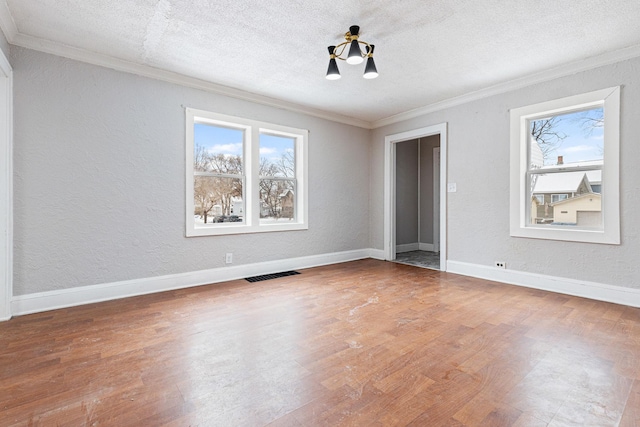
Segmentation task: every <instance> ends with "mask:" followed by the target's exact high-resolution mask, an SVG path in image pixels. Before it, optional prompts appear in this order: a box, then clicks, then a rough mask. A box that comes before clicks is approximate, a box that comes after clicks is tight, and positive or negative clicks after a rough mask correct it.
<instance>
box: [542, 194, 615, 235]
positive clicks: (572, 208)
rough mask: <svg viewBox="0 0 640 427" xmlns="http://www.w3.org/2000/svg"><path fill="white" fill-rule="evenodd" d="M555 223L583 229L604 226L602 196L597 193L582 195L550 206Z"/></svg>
mask: <svg viewBox="0 0 640 427" xmlns="http://www.w3.org/2000/svg"><path fill="white" fill-rule="evenodd" d="M550 206H551V207H552V208H553V223H555V224H575V225H579V226H582V227H599V226H602V196H601V195H600V194H597V193H587V194H582V195H580V196H577V197H572V198H570V199H565V200H561V201H559V202H556V203H552V204H551V205H550Z"/></svg>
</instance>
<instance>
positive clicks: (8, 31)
mask: <svg viewBox="0 0 640 427" xmlns="http://www.w3.org/2000/svg"><path fill="white" fill-rule="evenodd" d="M0 28H2V30H3V32H4V34H5V37H6V39H7V41H8V42H9V43H10V44H13V45H16V46H21V47H25V48H28V49H33V50H37V51H40V52H45V53H50V54H52V55H57V56H62V57H65V58H69V59H74V60H77V61H82V62H86V63H89V64H93V65H99V66H102V67H107V68H111V69H114V70H118V71H123V72H127V73H132V74H136V75H139V76H144V77H150V78H153V79H157V80H162V81H166V82H170V83H175V84H179V85H181V86H186V87H191V88H196V89H201V90H205V91H208V92H212V93H217V94H220V95H226V96H231V97H233V98H237V99H243V100H247V101H250V102H255V103H257V104H262V105H269V106H272V107H276V108H282V109H284V110H287V111H294V112H297V113H303V114H308V115H310V116H314V117H319V118H322V119H326V120H331V121H334V122H338V123H344V124H348V125H352V126H357V127H360V128H364V129H377V128H380V127H383V126H387V125H390V124H394V123H399V122H402V121H405V120H409V119H412V118H415V117H420V116H424V115H425V114H429V113H433V112H435V111H441V110H444V109H446V108H451V107H454V106H457V105H462V104H466V103H468V102H471V101H476V100H479V99H483V98H488V97H490V96H494V95H498V94H501V93H506V92H510V91H513V90H517V89H521V88H524V87H527V86H531V85H534V84H537V83H542V82H546V81H550V80H553V79H557V78H560V77H565V76H569V75H572V74H576V73H579V72H582V71H586V70H590V69H593V68H597V67H601V66H604V65H609V64H614V63H616V62H620V61H625V60H628V59H631V58H635V57H638V56H640V44H637V45H634V46H629V47H626V48H623V49H618V50H615V51H612V52H606V53H604V54H602V55H597V56H594V57H591V58H587V59H581V60H577V61H574V62H570V63H568V64H564V65H560V66H558V67H555V68H552V69H550V70H544V71H541V72H539V73H535V74H530V75H526V76H523V77H520V78H517V79H514V80H510V81H507V82H503V83H498V84H496V85H493V86H490V87H486V88H483V89H480V90H477V91H474V92H470V93H466V94H463V95H460V96H456V97H453V98H448V99H444V100H441V101H437V102H434V103H431V104H428V105H425V106H422V107H419V108H415V109H413V110H409V111H405V112H402V113H398V114H395V115H393V116H389V117H386V118H383V119H379V120H374V121H367V120H362V119H357V118H354V117H348V116H345V115H343V114H335V113H332V112H328V111H322V110H319V109H315V108H310V107H307V106H303V105H299V104H295V103H292V102H288V101H283V100H280V99H275V98H270V97H267V96H264V95H257V94H254V93H250V92H245V91H243V90H239V89H235V88H231V87H228V86H223V85H220V84H216V83H212V82H207V81H203V80H199V79H196V78H193V77H188V76H185V75H182V74H178V73H173V72H170V71H166V70H160V69H158V68H153V67H150V66H148V65H141V64H135V63H133V62H129V61H125V60H122V59H118V58H114V57H111V56H107V55H102V54H98V53H95V52H90V51H87V50H84V49H78V48H74V47H71V46H67V45H64V44H61V43H56V42H53V41H50V40H44V39H40V38H37V37H33V36H28V35H25V34H21V33H19V32H18V30H17V27H16V25H15V22H14V20H13V16H12V15H11V12H10V11H9V9H8V6H7V4H6V1H0Z"/></svg>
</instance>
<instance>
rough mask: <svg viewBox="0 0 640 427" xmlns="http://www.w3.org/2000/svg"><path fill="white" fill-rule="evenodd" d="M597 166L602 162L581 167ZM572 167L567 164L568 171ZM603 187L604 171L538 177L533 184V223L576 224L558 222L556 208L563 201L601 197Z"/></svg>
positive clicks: (563, 173) (582, 163) (551, 174)
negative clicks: (588, 196)
mask: <svg viewBox="0 0 640 427" xmlns="http://www.w3.org/2000/svg"><path fill="white" fill-rule="evenodd" d="M559 160H561V159H559ZM560 164H561V163H560ZM597 164H600V165H602V160H596V161H591V162H581V163H580V165H581V166H585V165H597ZM571 165H572V164H571V163H568V164H566V166H567V169H570V168H571ZM542 168H544V167H542ZM601 187H602V170H590V171H575V172H571V171H570V170H569V171H568V172H561V173H550V174H545V175H538V176H537V177H536V180H535V183H534V184H533V191H532V193H533V196H532V201H531V223H532V224H549V223H552V222H569V223H575V221H557V220H556V215H555V212H554V206H556V205H557V204H558V203H559V202H561V201H564V200H570V199H573V198H576V197H579V196H582V195H585V194H598V197H599V193H600V191H601ZM598 206H600V205H598ZM601 216H602V214H600V217H601ZM600 221H601V218H600ZM600 223H601V222H600Z"/></svg>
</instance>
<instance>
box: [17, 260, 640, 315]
mask: <svg viewBox="0 0 640 427" xmlns="http://www.w3.org/2000/svg"><path fill="white" fill-rule="evenodd" d="M363 258H374V259H379V260H384V251H383V250H381V249H360V250H354V251H346V252H336V253H330V254H322V255H312V256H307V257H299V258H291V259H285V260H278V261H268V262H260V263H254V264H245V265H237V266H229V267H221V268H213V269H209V270H200V271H193V272H189V273H181V274H172V275H167V276H159V277H149V278H143V279H134V280H125V281H121V282H113V283H104V284H100V285H91V286H82V287H78V288H71V289H62V290H58V291H47V292H39V293H35V294H28V295H19V296H14V297H13V299H12V301H11V313H12V315H13V316H20V315H24V314H30V313H38V312H43V311H49V310H56V309H59V308H65V307H73V306H78V305H83V304H91V303H96V302H101V301H109V300H114V299H120V298H127V297H132V296H137V295H145V294H150V293H155V292H163V291H169V290H173V289H181V288H189V287H192V286H200V285H207V284H213V283H219V282H226V281H229V280H237V279H244V278H246V277H251V276H258V275H261V274H269V273H275V272H278V271H288V270H295V269H302V268H311V267H318V266H321V265H328V264H337V263H341V262H348V261H355V260H358V259H363ZM446 265H447V272H449V273H455V274H461V275H464V276H471V277H477V278H480V279H486V280H492V281H496V282H502V283H508V284H512V285H517V286H524V287H528V288H535V289H541V290H545V291H551V292H558V293H562V294H568V295H575V296H580V297H584V298H590V299H594V300H599V301H607V302H612V303H615V304H622V305H628V306H631V307H640V290H639V289H633V288H624V287H621V286H613V285H605V284H602V283H595V282H588V281H582V280H574V279H566V278H562V277H554V276H545V275H541V274H534V273H527V272H522V271H514V270H508V269H507V270H504V269H499V268H495V267H490V266H483V265H478V264H470V263H465V262H459V261H451V260H447V264H446Z"/></svg>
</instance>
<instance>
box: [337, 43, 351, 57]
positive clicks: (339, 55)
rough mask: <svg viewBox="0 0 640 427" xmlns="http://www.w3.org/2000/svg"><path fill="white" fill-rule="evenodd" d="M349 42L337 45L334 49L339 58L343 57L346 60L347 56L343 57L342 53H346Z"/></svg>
mask: <svg viewBox="0 0 640 427" xmlns="http://www.w3.org/2000/svg"><path fill="white" fill-rule="evenodd" d="M348 44H349V42H342V43H340V44H339V45H337V46H336V48H335V49H334V50H333V54H334V55H335V57H336V58H337V59H342V60H343V61H344V60H345V58H342V54H343V53H344V49H345V48H346V47H347V45H348ZM338 49H340V53H338Z"/></svg>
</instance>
